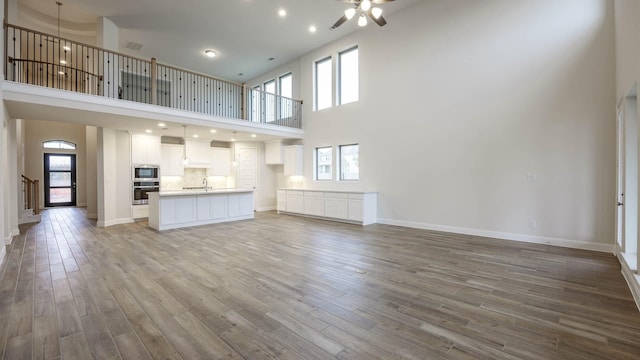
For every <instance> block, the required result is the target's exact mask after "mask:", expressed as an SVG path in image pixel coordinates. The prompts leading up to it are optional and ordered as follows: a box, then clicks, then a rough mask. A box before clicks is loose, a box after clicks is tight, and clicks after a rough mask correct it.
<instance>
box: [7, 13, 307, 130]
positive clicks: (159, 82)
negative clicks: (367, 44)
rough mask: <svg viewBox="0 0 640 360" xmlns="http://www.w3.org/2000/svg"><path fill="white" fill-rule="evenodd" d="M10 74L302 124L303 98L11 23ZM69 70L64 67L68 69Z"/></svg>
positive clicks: (90, 90) (132, 97)
mask: <svg viewBox="0 0 640 360" xmlns="http://www.w3.org/2000/svg"><path fill="white" fill-rule="evenodd" d="M4 26H5V56H6V58H5V63H4V65H5V69H4V70H5V79H7V80H8V81H15V82H20V83H27V84H32V85H39V86H44V87H49V88H55V89H61V90H68V91H74V92H80V93H86V94H91V95H98V96H105V97H110V98H115V99H120V100H127V101H135V102H141V103H146V104H152V105H159V106H165V107H170V108H174V109H180V110H184V111H192V112H197V113H201V114H207V115H212V116H219V117H226V118H235V119H243V120H248V121H251V122H259V123H265V124H272V125H279V126H287V127H295V128H299V129H301V128H302V119H301V117H302V111H301V109H302V101H301V100H296V99H292V98H288V97H284V96H280V95H277V94H271V93H267V92H265V91H263V90H261V89H253V88H248V87H247V86H246V84H240V83H236V82H232V81H228V80H223V79H219V78H216V77H213V76H210V75H206V74H202V73H199V72H196V71H192V70H186V69H181V68H178V67H176V66H172V65H165V64H161V63H159V62H157V61H156V59H155V58H152V59H151V60H145V59H140V58H136V57H133V56H129V55H126V54H122V53H119V52H116V51H110V50H106V49H101V48H98V47H96V46H93V45H89V44H83V43H79V42H75V41H72V40H69V39H65V38H62V37H59V36H54V35H49V34H45V33H42V32H39V31H34V30H31V29H27V28H24V27H21V26H17V25H12V24H8V23H5V24H4ZM63 70H64V71H63Z"/></svg>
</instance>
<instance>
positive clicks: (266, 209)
mask: <svg viewBox="0 0 640 360" xmlns="http://www.w3.org/2000/svg"><path fill="white" fill-rule="evenodd" d="M275 209H276V207H275V206H261V207H259V208H256V211H273V210H275Z"/></svg>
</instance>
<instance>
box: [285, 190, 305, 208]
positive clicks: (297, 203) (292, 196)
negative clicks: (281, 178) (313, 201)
mask: <svg viewBox="0 0 640 360" xmlns="http://www.w3.org/2000/svg"><path fill="white" fill-rule="evenodd" d="M287 211H288V212H294V213H304V193H303V192H302V191H293V190H287Z"/></svg>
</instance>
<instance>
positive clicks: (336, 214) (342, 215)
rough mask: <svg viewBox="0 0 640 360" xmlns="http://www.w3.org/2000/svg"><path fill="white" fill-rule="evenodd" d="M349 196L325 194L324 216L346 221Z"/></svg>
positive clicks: (344, 194)
mask: <svg viewBox="0 0 640 360" xmlns="http://www.w3.org/2000/svg"><path fill="white" fill-rule="evenodd" d="M348 197H349V194H346V193H333V192H327V193H325V194H324V216H326V217H330V218H337V219H346V218H347V217H348V214H349V207H348V206H349V205H348V202H347V199H348Z"/></svg>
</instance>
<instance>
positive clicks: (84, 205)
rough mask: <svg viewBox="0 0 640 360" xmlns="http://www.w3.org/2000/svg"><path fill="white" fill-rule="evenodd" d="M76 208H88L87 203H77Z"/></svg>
mask: <svg viewBox="0 0 640 360" xmlns="http://www.w3.org/2000/svg"><path fill="white" fill-rule="evenodd" d="M76 207H81V208H86V207H87V203H86V202H85V203H77V204H76Z"/></svg>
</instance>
